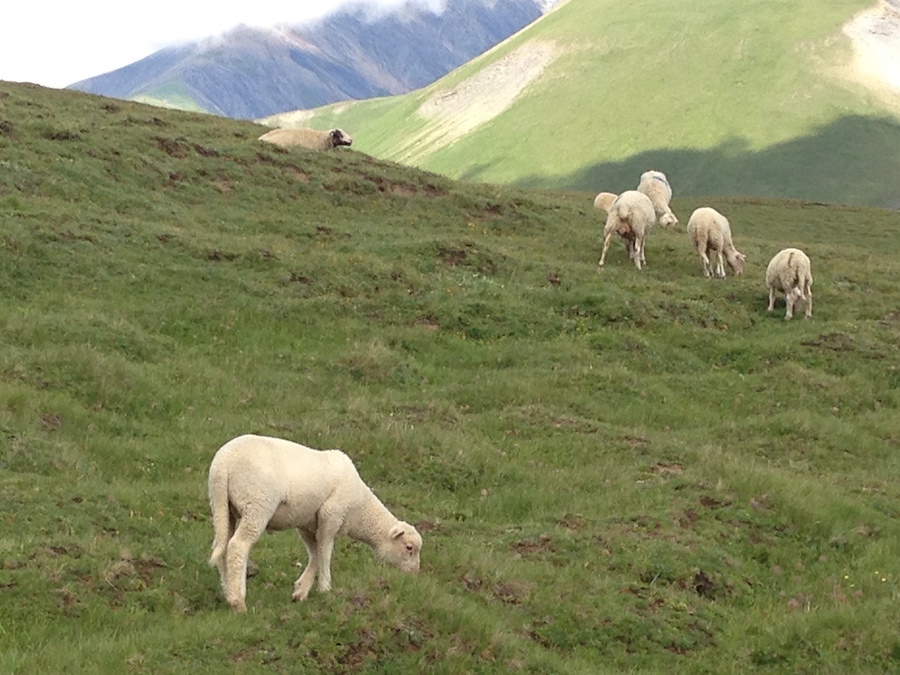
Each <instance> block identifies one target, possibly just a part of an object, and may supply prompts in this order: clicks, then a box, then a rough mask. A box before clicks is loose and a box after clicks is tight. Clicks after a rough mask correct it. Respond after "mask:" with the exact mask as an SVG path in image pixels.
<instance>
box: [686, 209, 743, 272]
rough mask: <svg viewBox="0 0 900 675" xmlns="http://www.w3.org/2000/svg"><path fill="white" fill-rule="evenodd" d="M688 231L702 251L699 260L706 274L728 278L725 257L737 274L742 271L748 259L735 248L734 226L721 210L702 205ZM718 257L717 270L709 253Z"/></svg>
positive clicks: (694, 215) (689, 221) (693, 241)
mask: <svg viewBox="0 0 900 675" xmlns="http://www.w3.org/2000/svg"><path fill="white" fill-rule="evenodd" d="M687 231H688V234H689V235H690V236H691V243H692V244H693V245H694V248H695V249H696V250H697V253H699V254H700V261H701V262H702V263H703V276H705V277H708V276H709V275H710V273H712V274H714V275H715V276H717V277H719V278H720V279H724V278H725V263H724V262H723V260H722V258H723V256H724V258H725V260H727V261H728V266H729V267H731V269H732V271H733V272H734V273H735V274H736V275H737V274H743V272H744V261H745V260H746V259H747V256H745V255H744V254H743V253H741V252H740V251H738V250H737V249H736V248H735V247H734V242H732V240H731V225H729V223H728V218H726V217H725V216H723V215H722V214H721V213H719V212H718V211H716V210H715V209H713V208H710V207H708V206H701V207H700V208H699V209H696V210H695V211H694V212H693V213H692V214H691V217H690V218H689V219H688V224H687ZM711 254H712V255H715V256H716V266H715V270H713V269H711V265H710V260H709V258H710V255H711Z"/></svg>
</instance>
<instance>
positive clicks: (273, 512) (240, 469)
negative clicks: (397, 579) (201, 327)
mask: <svg viewBox="0 0 900 675" xmlns="http://www.w3.org/2000/svg"><path fill="white" fill-rule="evenodd" d="M209 504H210V508H211V510H212V519H213V527H214V529H215V540H214V541H213V546H212V555H211V556H210V558H209V564H210V565H211V566H213V567H217V568H218V570H219V580H220V582H221V584H222V589H223V591H224V593H225V599H226V600H227V601H228V604H229V605H231V607H232V608H233V609H234V610H235V611H237V612H243V611H246V604H245V598H246V596H247V580H246V573H247V561H248V560H249V558H250V549H251V548H252V547H253V545H254V544H255V543H256V541H257V540H258V539H259V538H260V536H261V535H262V533H263V532H264V531H266V530H268V531H277V530H286V529H296V530H297V531H298V532H299V534H300V537H301V538H302V539H303V543H304V544H305V545H306V551H307V553H308V556H309V561H308V563H307V566H306V569H305V570H304V571H303V574H301V575H300V578H298V579H297V581H296V582H295V583H294V593H293V596H292V598H293V599H294V600H305V599H306V597H307V596H308V595H309V592H310V590H311V589H312V587H313V582H314V581H315V578H316V575H318V577H319V590H321V591H328V590H331V554H332V551H333V550H334V540H335V537H337V535H339V534H343V533H346V534H348V535H349V536H350V537H352V538H353V539H357V540H359V541H362V542H365V543H366V544H368V545H369V546H371V547H372V549H373V551H374V552H375V556H376V557H377V558H379V559H380V560H382V561H383V562H386V563H388V564H390V565H393V566H394V567H397V568H399V569H401V570H402V571H404V572H417V571H418V570H419V552H420V551H421V549H422V537H421V536H420V535H419V533H418V532H417V531H416V528H414V527H413V526H412V525H410V524H408V523H405V522H403V521H401V520H397V519H396V518H395V517H394V516H393V515H391V513H390V511H388V510H387V508H385V506H384V504H382V503H381V501H379V499H378V497H376V496H375V494H374V493H373V492H372V490H370V489H369V487H368V486H367V485H366V484H365V483H364V482H363V480H362V478H360V476H359V473H357V471H356V467H355V466H354V465H353V461H352V460H351V459H350V458H349V457H348V456H347V455H345V454H344V453H343V452H341V451H340V450H324V451H321V450H313V449H311V448H307V447H305V446H302V445H299V444H297V443H292V442H291V441H286V440H283V439H280V438H270V437H267V436H253V435H244V436H238V437H237V438H234V439H232V440H230V441H228V442H227V443H226V444H225V445H223V446H222V447H221V448H219V450H218V452H216V455H215V457H213V460H212V463H211V464H210V467H209Z"/></svg>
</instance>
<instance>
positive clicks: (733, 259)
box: [725, 250, 747, 276]
mask: <svg viewBox="0 0 900 675" xmlns="http://www.w3.org/2000/svg"><path fill="white" fill-rule="evenodd" d="M725 259H726V260H727V261H728V266H729V267H730V268H731V271H732V272H734V274H735V276H738V275H741V274H743V273H744V261H745V260H747V256H745V255H744V254H743V253H739V252H738V251H736V250H732V251H728V252H727V253H726V254H725Z"/></svg>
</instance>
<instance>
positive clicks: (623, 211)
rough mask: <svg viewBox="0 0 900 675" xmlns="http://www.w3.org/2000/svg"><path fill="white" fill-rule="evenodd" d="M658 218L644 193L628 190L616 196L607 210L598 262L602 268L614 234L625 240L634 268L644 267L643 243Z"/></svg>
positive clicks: (645, 261)
mask: <svg viewBox="0 0 900 675" xmlns="http://www.w3.org/2000/svg"><path fill="white" fill-rule="evenodd" d="M655 220H656V214H655V213H654V212H653V204H652V203H650V198H649V197H648V196H647V195H645V194H644V193H643V192H638V191H637V190H626V191H625V192H623V193H622V194H620V195H619V196H618V197H616V199H615V201H613V203H612V204H610V206H609V209H608V212H607V216H606V225H605V226H604V228H603V252H602V253H601V254H600V262H599V263H597V264H598V265H599V266H600V267H603V264H604V261H605V260H606V251H607V250H608V249H609V244H610V242H611V241H612V238H613V236H614V235H619V236H620V237H622V239H624V240H625V246H626V248H627V249H628V257H629V258H631V260H633V261H634V264H635V267H637V268H638V269H641V265H642V264H646V263H647V260H646V259H645V257H644V243H645V241H646V239H647V233H648V232H649V231H650V228H651V227H652V226H653V222H654V221H655Z"/></svg>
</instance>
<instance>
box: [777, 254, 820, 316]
mask: <svg viewBox="0 0 900 675" xmlns="http://www.w3.org/2000/svg"><path fill="white" fill-rule="evenodd" d="M812 283H813V277H812V266H811V264H810V262H809V256H807V255H806V254H805V253H804V252H803V251H801V250H800V249H799V248H786V249H784V250H782V251H779V252H778V253H776V254H775V257H773V258H772V260H771V261H770V262H769V266H768V267H767V268H766V286H768V288H769V311H770V312H771V311H772V310H773V309H775V293H776V292H779V293H784V304H785V305H786V306H787V311H786V312H785V314H784V318H785V319H790V318H791V317H793V316H794V309H795V308H797V307H798V306H799V305H801V304H803V303H806V318H807V319H808V318H809V317H811V316H812Z"/></svg>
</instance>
